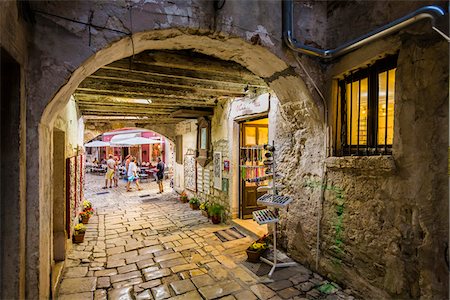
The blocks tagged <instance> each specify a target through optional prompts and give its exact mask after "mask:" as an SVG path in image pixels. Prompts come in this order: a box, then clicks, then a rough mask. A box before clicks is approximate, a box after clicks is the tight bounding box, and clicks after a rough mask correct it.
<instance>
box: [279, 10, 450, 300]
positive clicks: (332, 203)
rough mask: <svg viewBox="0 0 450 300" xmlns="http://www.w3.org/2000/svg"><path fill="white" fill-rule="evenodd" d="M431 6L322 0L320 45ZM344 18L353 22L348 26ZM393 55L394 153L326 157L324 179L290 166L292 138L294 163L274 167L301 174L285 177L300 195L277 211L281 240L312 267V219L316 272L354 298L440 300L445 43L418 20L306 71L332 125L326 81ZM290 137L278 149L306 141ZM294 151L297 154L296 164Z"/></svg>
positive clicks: (444, 284)
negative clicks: (321, 68) (286, 209)
mask: <svg viewBox="0 0 450 300" xmlns="http://www.w3.org/2000/svg"><path fill="white" fill-rule="evenodd" d="M431 3H432V2H411V1H410V2H390V3H386V2H378V1H377V2H364V3H362V2H361V3H358V2H355V3H354V2H339V1H335V2H333V3H329V4H328V6H327V16H328V22H327V26H328V31H329V32H330V33H331V34H329V37H328V39H327V43H324V44H321V46H322V48H326V49H328V48H334V47H336V46H338V45H339V44H341V43H342V42H345V41H348V40H350V39H352V38H355V37H357V36H359V35H361V34H363V33H366V32H368V31H370V30H372V29H374V28H375V27H376V26H377V25H382V24H384V23H387V22H388V21H391V20H392V19H394V18H397V17H400V16H403V15H405V14H407V13H409V12H411V11H413V10H415V9H417V8H418V7H422V6H424V5H426V4H431ZM348 20H352V22H353V23H354V24H353V25H352V26H348ZM447 20H448V19H447ZM444 23H445V22H444V21H443V20H440V21H439V22H438V26H443V28H445V24H444ZM302 40H303V38H302ZM396 52H398V53H399V59H398V68H397V75H396V99H397V100H396V101H397V102H396V107H395V124H394V146H393V155H392V156H387V157H361V158H357V157H346V158H332V157H330V158H328V159H327V160H326V181H325V182H323V181H322V178H321V176H316V175H317V174H320V172H315V174H308V172H301V171H300V170H301V167H300V168H296V167H295V166H294V165H295V164H296V163H298V164H299V166H301V165H302V160H303V159H304V158H305V156H304V154H306V155H308V156H309V155H310V154H309V153H308V152H306V151H305V150H303V149H302V146H301V145H302V143H301V142H299V143H298V144H295V143H294V145H295V146H294V148H295V149H296V151H294V152H293V153H291V154H292V155H293V157H295V159H293V160H288V161H287V164H282V165H280V168H281V170H282V171H284V170H285V169H289V167H290V166H291V170H292V171H289V172H288V174H289V176H292V174H297V176H298V178H301V180H286V182H287V183H288V184H287V186H288V188H287V190H286V191H285V192H288V193H291V194H300V195H302V196H300V199H298V200H299V201H294V203H293V204H292V205H291V206H290V208H289V212H288V213H287V214H286V215H285V219H284V226H285V227H284V230H283V231H282V235H283V237H284V239H283V241H284V246H285V247H287V249H288V250H289V252H290V254H291V255H292V256H293V257H295V258H296V259H298V260H300V261H302V262H305V263H307V264H309V265H310V266H311V267H313V268H314V266H315V256H316V252H317V251H316V245H317V244H316V243H317V237H316V235H317V230H318V223H317V218H320V223H319V226H320V227H319V230H320V234H319V245H320V260H319V272H321V273H322V274H324V275H326V276H329V277H330V278H333V279H336V280H338V281H340V282H343V283H346V284H347V285H349V286H352V287H354V288H355V289H356V290H357V291H359V293H360V294H361V296H363V297H368V295H371V296H370V298H391V297H394V298H419V297H425V298H433V297H435V298H442V299H445V298H448V271H447V268H446V262H445V256H446V255H448V254H447V253H446V251H448V250H446V247H447V245H448V183H447V177H446V170H447V166H446V163H447V161H446V159H447V156H446V155H447V154H446V151H447V150H446V148H447V145H448V88H447V87H448V44H447V43H445V42H444V41H442V38H441V37H439V35H437V34H436V33H434V32H432V31H431V30H430V26H429V22H428V23H427V22H423V23H420V24H417V25H415V26H412V27H408V28H407V29H405V30H403V31H402V32H401V33H400V34H396V35H393V36H391V37H389V38H387V39H385V40H383V41H378V42H375V43H372V44H370V45H368V46H366V47H364V48H362V49H359V50H357V51H354V52H352V53H350V54H347V55H345V56H344V57H342V58H340V59H337V60H335V61H332V62H329V63H328V64H327V65H326V68H325V69H324V72H322V74H320V72H319V73H318V74H317V73H315V72H314V71H313V72H311V75H312V77H313V78H314V80H317V85H318V86H319V88H320V89H321V90H322V91H324V92H325V93H324V94H325V95H326V96H327V101H328V107H329V116H330V119H329V122H330V123H329V124H334V119H333V117H332V116H333V112H334V109H333V105H334V103H333V100H332V99H334V98H333V97H332V81H333V80H335V78H338V77H340V76H342V74H343V73H345V72H349V71H351V70H356V69H357V68H358V67H364V66H367V64H369V63H370V62H373V61H375V60H377V59H378V58H380V57H382V56H383V55H386V54H391V53H396ZM301 61H302V62H303V63H305V64H306V67H307V69H308V67H309V68H311V67H312V68H313V70H314V69H315V70H316V71H317V70H318V68H317V67H316V68H314V63H312V65H311V60H310V59H305V58H304V57H302V58H301ZM290 121H291V120H286V122H283V123H282V124H281V128H286V127H287V126H292V125H291V124H290V123H291V122H290ZM298 123H299V122H295V124H298ZM331 127H333V125H331ZM333 130H334V129H333ZM295 131H297V133H298V135H297V134H294V135H293V136H292V137H289V136H285V137H284V138H283V139H284V140H286V143H287V145H288V146H286V148H287V149H292V141H297V140H300V141H301V140H303V143H308V140H307V139H306V140H305V139H302V138H301V134H300V132H301V129H300V130H286V132H290V133H293V132H295ZM332 136H334V135H332ZM289 139H290V140H291V141H289ZM330 143H332V141H330ZM317 146H319V145H317ZM322 148H323V147H322ZM317 149H319V148H317ZM296 153H297V155H298V154H300V153H302V154H303V155H301V157H300V158H299V157H298V156H295V154H296ZM307 163H308V164H309V163H310V160H307ZM322 189H324V202H323V204H321V203H320V197H321V192H322ZM296 200H297V199H296ZM432 270H433V271H432Z"/></svg>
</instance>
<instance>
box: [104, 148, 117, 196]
mask: <svg viewBox="0 0 450 300" xmlns="http://www.w3.org/2000/svg"><path fill="white" fill-rule="evenodd" d="M106 167H107V170H106V175H105V186H104V187H103V188H104V189H106V188H108V180H109V187H110V188H111V187H112V182H113V179H114V169H115V167H116V162H115V161H114V159H113V156H112V154H110V155H109V159H108V160H107V161H106Z"/></svg>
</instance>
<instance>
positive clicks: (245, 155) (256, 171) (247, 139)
mask: <svg viewBox="0 0 450 300" xmlns="http://www.w3.org/2000/svg"><path fill="white" fill-rule="evenodd" d="M268 137H269V134H268V125H267V124H247V123H243V124H242V125H241V144H240V153H239V154H240V157H239V161H240V178H241V179H240V189H241V193H240V195H241V217H242V218H243V219H251V218H252V217H253V216H252V212H253V211H255V210H259V209H261V208H262V207H261V206H259V205H258V204H257V203H256V200H257V199H258V198H259V197H261V196H262V195H264V194H265V192H257V188H258V186H261V185H267V181H263V182H259V183H254V182H248V181H246V179H247V178H255V177H260V176H263V175H264V174H265V169H266V167H265V166H264V165H263V163H262V161H263V158H264V150H263V145H264V144H267V142H268Z"/></svg>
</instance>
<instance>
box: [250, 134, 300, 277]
mask: <svg viewBox="0 0 450 300" xmlns="http://www.w3.org/2000/svg"><path fill="white" fill-rule="evenodd" d="M264 149H265V150H266V151H267V152H266V153H265V157H266V159H265V160H264V165H265V166H267V168H268V169H269V172H268V173H270V174H276V173H275V143H274V142H272V145H264ZM265 177H271V179H272V184H271V186H270V185H269V186H264V187H262V186H261V187H259V188H258V191H267V192H268V193H267V194H264V195H263V196H261V197H259V198H258V200H257V203H258V204H259V205H264V206H267V207H268V208H266V209H261V210H257V211H254V212H253V219H254V220H255V221H256V222H257V223H258V224H260V225H262V224H270V223H273V224H274V229H273V261H271V260H268V259H267V258H264V257H261V261H263V262H265V263H266V264H268V265H271V266H272V269H271V270H270V272H269V277H272V275H273V272H275V269H276V268H280V267H289V266H294V265H295V264H296V263H295V262H284V263H283V262H278V260H277V224H278V222H279V217H278V213H279V212H278V210H279V209H280V208H285V207H286V206H287V205H288V204H289V203H291V202H292V198H290V197H288V196H281V195H278V190H279V189H280V188H281V186H280V185H277V184H276V179H277V178H279V176H278V175H277V174H276V175H275V176H268V175H266V176H265ZM258 179H259V178H254V180H255V181H256V182H258V181H262V180H261V179H260V180H258ZM265 179H266V178H265Z"/></svg>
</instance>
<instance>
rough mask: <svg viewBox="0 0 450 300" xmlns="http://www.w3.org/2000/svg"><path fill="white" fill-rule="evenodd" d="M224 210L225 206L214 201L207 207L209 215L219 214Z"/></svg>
mask: <svg viewBox="0 0 450 300" xmlns="http://www.w3.org/2000/svg"><path fill="white" fill-rule="evenodd" d="M224 211H225V207H223V206H222V205H220V204H217V203H214V204H212V205H211V206H210V207H209V208H208V213H209V215H210V216H220V215H222V213H223V212H224Z"/></svg>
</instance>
